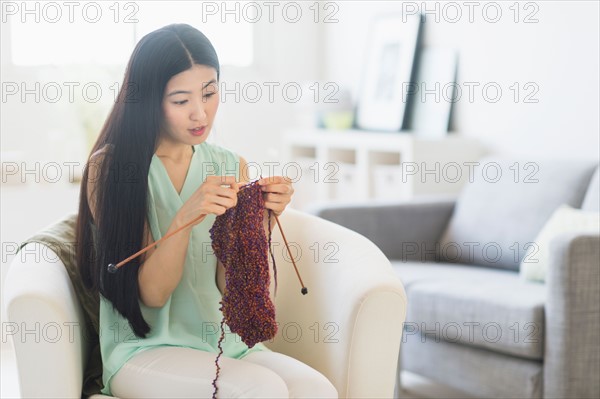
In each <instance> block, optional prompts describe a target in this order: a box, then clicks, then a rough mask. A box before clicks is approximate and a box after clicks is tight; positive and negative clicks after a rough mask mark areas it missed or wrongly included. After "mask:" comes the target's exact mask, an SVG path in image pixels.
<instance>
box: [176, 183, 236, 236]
mask: <svg viewBox="0 0 600 399" xmlns="http://www.w3.org/2000/svg"><path fill="white" fill-rule="evenodd" d="M222 185H228V186H229V187H221V186H222ZM239 190H240V188H239V184H238V183H237V182H236V181H235V176H207V178H206V180H205V181H204V183H202V185H201V186H200V187H199V188H198V189H197V190H196V191H195V192H194V193H193V194H192V196H191V197H190V198H189V199H188V200H187V201H186V202H185V203H184V204H183V205H182V206H181V208H179V210H178V211H177V215H176V218H178V220H179V223H181V225H185V224H187V223H189V222H191V221H192V220H194V219H196V218H198V220H197V221H196V222H194V223H193V224H191V225H190V226H195V225H197V224H198V223H200V222H202V221H203V220H204V218H205V217H206V215H208V214H215V215H222V214H224V213H225V212H226V211H227V209H229V208H232V207H234V206H236V205H237V193H238V191H239ZM201 215H203V216H202V217H200V216H201Z"/></svg>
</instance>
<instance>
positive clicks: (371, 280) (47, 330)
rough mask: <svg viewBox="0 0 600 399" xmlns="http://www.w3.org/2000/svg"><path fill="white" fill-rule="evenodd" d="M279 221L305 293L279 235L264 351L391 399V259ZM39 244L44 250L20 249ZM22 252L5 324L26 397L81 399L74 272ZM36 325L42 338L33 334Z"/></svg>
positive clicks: (290, 217)
mask: <svg viewBox="0 0 600 399" xmlns="http://www.w3.org/2000/svg"><path fill="white" fill-rule="evenodd" d="M280 222H281V225H282V227H283V230H284V233H285V236H286V239H287V241H288V243H289V244H290V246H291V249H292V251H293V252H296V253H295V254H294V260H295V261H296V265H297V266H298V270H299V272H300V275H301V277H302V279H303V281H304V284H305V285H306V287H307V288H308V294H307V295H302V294H301V293H300V288H301V286H300V284H299V282H298V279H297V276H296V272H295V270H294V267H293V265H292V262H291V260H290V259H289V256H288V254H287V251H286V249H285V245H284V242H283V239H282V236H281V233H280V232H279V230H278V229H277V228H275V230H274V232H273V237H272V245H273V254H274V256H275V260H276V265H277V277H278V289H277V296H276V297H275V306H276V312H277V321H278V322H279V331H278V333H277V336H276V337H275V339H274V340H273V341H272V342H265V344H266V345H267V346H268V347H269V348H271V349H272V350H274V351H277V352H281V353H285V354H287V355H289V356H292V357H294V358H296V359H298V360H301V361H303V362H305V363H306V364H308V365H310V366H312V367H314V368H315V369H317V370H319V371H320V372H321V373H323V374H324V375H325V376H326V377H328V378H329V380H330V381H331V382H332V383H333V384H334V385H335V387H336V388H337V390H338V392H339V396H340V398H360V397H369V398H375V397H381V398H392V397H393V393H394V385H395V381H396V371H397V370H396V368H397V360H398V353H399V349H400V342H401V337H402V328H403V323H404V320H405V317H406V307H407V299H406V293H405V291H404V288H403V285H402V283H401V281H400V280H399V279H398V278H397V277H396V276H395V274H394V273H393V271H392V268H391V264H390V262H389V261H388V259H387V258H386V257H385V256H384V255H383V253H382V252H381V251H380V250H379V249H378V248H377V247H376V246H375V245H374V244H373V243H372V242H371V241H369V240H368V239H366V238H365V237H363V236H361V235H359V234H358V233H355V232H353V231H351V230H349V229H346V228H344V227H342V226H339V225H337V224H334V223H332V222H329V221H326V220H324V219H321V218H318V217H316V216H312V215H309V214H306V213H303V212H300V211H297V210H294V209H288V210H286V211H285V212H284V213H283V214H282V215H281V217H280ZM33 245H39V244H31V243H30V244H27V245H26V247H24V248H23V250H25V251H26V250H27V249H28V247H29V246H33ZM46 249H47V248H46ZM46 253H47V254H48V253H50V254H51V253H52V252H51V250H50V249H47V251H46ZM19 255H20V254H17V256H15V259H14V260H13V262H12V263H11V267H10V270H9V272H8V275H7V278H6V289H5V292H4V301H5V304H6V308H7V316H8V320H9V322H10V323H11V325H13V326H15V327H17V331H16V333H15V334H14V335H13V341H14V347H15V352H16V360H17V368H18V375H19V382H20V386H21V394H22V396H23V397H25V398H79V397H80V395H81V386H82V379H83V370H84V367H85V364H86V360H87V356H88V352H89V348H88V345H87V342H86V339H85V337H86V336H87V335H86V333H87V331H85V323H83V311H82V308H81V306H80V304H79V303H78V300H77V296H76V295H75V291H74V289H73V286H72V284H71V281H70V279H69V275H68V274H67V272H66V270H65V267H64V265H63V263H62V262H60V260H58V258H56V259H57V260H56V261H55V262H51V261H50V260H44V259H41V258H40V259H37V260H38V261H34V259H33V257H29V259H27V258H25V259H23V257H22V256H19ZM44 258H45V259H48V258H49V256H45V257H44ZM36 323H39V327H37V328H38V331H39V334H38V335H37V336H36V334H34V333H32V332H28V331H30V330H32V329H34V328H35V327H34V326H36Z"/></svg>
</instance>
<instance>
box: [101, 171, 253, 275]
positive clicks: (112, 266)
mask: <svg viewBox="0 0 600 399" xmlns="http://www.w3.org/2000/svg"><path fill="white" fill-rule="evenodd" d="M248 184H250V183H246V184H242V185H240V188H243V187H245V186H247V185H248ZM204 216H206V214H202V215H200V216H198V217H197V218H196V219H194V220H192V221H191V222H188V223H186V224H185V225H183V226H181V227H180V228H178V229H177V230H175V231H172V232H170V233H169V234H167V235H166V236H163V237H161V238H160V239H159V240H157V241H155V242H153V243H152V244H150V245H148V246H146V247H145V248H142V249H140V250H139V251H137V252H136V253H134V254H133V255H131V256H130V257H129V258H127V259H124V260H122V261H120V262H119V263H117V264H116V265H115V264H114V263H109V265H108V271H109V272H110V273H116V272H117V270H118V269H119V268H120V267H121V266H123V265H124V264H125V263H127V262H129V261H130V260H132V259H135V258H137V257H138V256H140V255H141V254H143V253H144V252H146V251H148V250H149V249H150V248H152V247H153V246H155V245H157V244H159V243H160V242H162V241H164V240H166V239H167V238H169V237H171V236H172V235H173V234H175V233H178V232H180V231H181V230H183V229H185V228H186V227H188V226H190V225H192V224H194V222H196V221H197V220H199V219H200V218H202V217H204Z"/></svg>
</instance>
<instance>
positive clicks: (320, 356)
mask: <svg viewBox="0 0 600 399" xmlns="http://www.w3.org/2000/svg"><path fill="white" fill-rule="evenodd" d="M280 221H281V224H282V228H283V230H284V233H285V236H286V239H287V241H288V243H289V244H290V247H291V249H292V251H293V252H294V261H295V263H296V265H297V267H298V271H299V273H300V275H301V277H302V280H303V281H304V284H305V285H306V287H307V288H308V294H307V295H302V294H301V293H300V288H301V286H300V283H299V281H298V278H297V276H296V273H295V270H294V267H293V264H292V263H291V259H290V258H289V256H287V252H286V251H285V246H284V245H283V241H282V237H281V234H280V232H279V230H277V229H276V231H275V232H274V234H273V237H272V240H273V241H272V242H273V243H274V244H275V245H274V248H275V251H274V253H275V259H276V265H277V276H278V277H277V280H278V288H277V295H276V296H275V306H276V309H277V321H278V322H279V323H280V324H279V331H278V333H277V335H276V337H275V339H274V341H273V342H271V343H269V342H266V345H267V346H268V347H269V348H271V349H273V350H275V351H277V352H281V353H285V354H287V355H288V356H292V357H294V358H296V359H299V360H301V361H303V362H304V363H306V364H308V365H310V366H312V367H313V368H315V369H317V370H319V371H320V372H321V373H323V374H324V375H325V376H326V377H328V378H329V380H330V381H331V382H332V383H333V384H334V385H335V387H336V388H337V390H338V394H339V397H340V398H361V397H363V398H375V397H377V398H385V397H387V398H392V397H393V393H394V386H395V381H396V371H397V370H396V367H397V360H398V353H399V349H400V343H401V339H402V327H403V323H404V321H405V318H406V305H407V298H406V293H405V291H404V288H403V285H402V282H401V281H400V279H398V278H397V277H396V275H395V274H394V272H393V270H392V267H391V264H390V262H389V260H388V259H387V258H386V257H385V256H384V255H383V253H382V252H381V251H380V250H379V249H378V248H377V247H376V246H375V245H374V244H373V243H372V242H370V241H369V240H368V239H366V238H365V237H363V236H361V235H359V234H357V233H356V232H353V231H351V230H349V229H346V228H344V227H342V226H339V225H336V224H334V223H331V222H329V221H326V220H323V219H320V218H318V217H315V216H313V215H309V214H307V213H303V212H299V211H295V210H293V209H288V210H286V211H285V212H284V213H283V214H282V216H281V217H280Z"/></svg>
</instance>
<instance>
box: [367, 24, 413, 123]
mask: <svg viewBox="0 0 600 399" xmlns="http://www.w3.org/2000/svg"><path fill="white" fill-rule="evenodd" d="M421 24H422V19H421V16H420V15H418V14H414V15H404V14H391V15H381V16H378V17H376V18H375V20H374V21H373V23H372V25H371V32H370V34H369V39H368V45H367V51H366V58H365V63H364V67H363V74H362V79H361V87H360V90H359V92H360V94H359V96H358V101H357V106H356V127H357V128H359V129H368V130H380V131H399V130H401V129H402V128H403V126H404V120H405V114H406V104H407V100H408V94H409V89H410V85H411V83H412V82H413V80H414V77H413V70H414V68H413V67H414V63H415V59H416V52H417V49H418V46H419V41H420V34H421Z"/></svg>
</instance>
